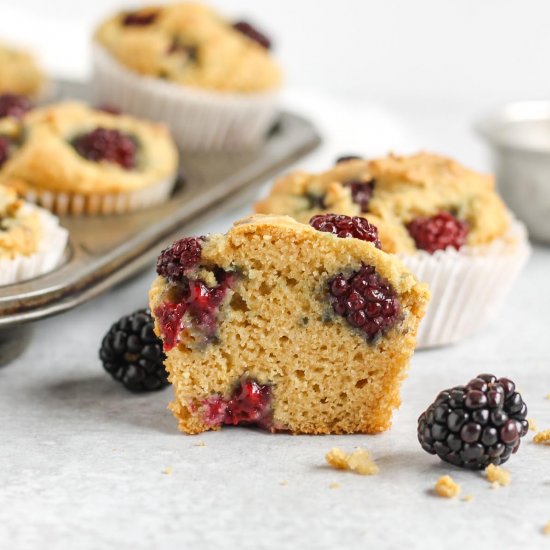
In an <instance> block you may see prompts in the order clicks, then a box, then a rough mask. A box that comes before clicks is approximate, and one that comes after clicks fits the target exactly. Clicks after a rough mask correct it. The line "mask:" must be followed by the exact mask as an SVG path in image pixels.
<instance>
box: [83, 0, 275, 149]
mask: <svg viewBox="0 0 550 550" xmlns="http://www.w3.org/2000/svg"><path fill="white" fill-rule="evenodd" d="M269 47H270V41H269V39H268V38H267V37H266V36H265V35H263V34H262V33H260V32H259V31H258V30H256V29H255V28H254V27H252V26H251V25H250V24H248V23H245V22H238V23H232V22H230V21H226V20H225V19H223V18H222V17H221V16H220V15H218V14H217V13H215V12H214V11H212V10H210V9H209V8H207V7H205V6H202V5H200V4H194V3H177V4H168V5H165V6H155V7H147V8H142V9H139V10H137V11H134V12H122V13H118V14H116V15H114V16H113V17H111V18H110V19H108V20H106V21H105V22H103V23H102V24H101V25H100V27H99V28H98V30H97V31H96V33H95V36H94V47H93V55H94V75H93V81H94V85H95V87H96V93H97V98H96V99H97V101H98V102H100V103H109V104H110V105H114V106H115V107H118V108H121V109H122V110H124V111H125V112H129V113H132V114H135V115H138V116H143V117H147V118H150V119H152V120H157V121H162V122H165V123H166V124H168V125H169V126H170V128H171V130H172V133H173V135H174V138H175V139H176V141H177V143H178V145H180V146H181V147H182V148H184V149H188V150H230V149H243V148H244V149H246V148H251V147H254V146H257V145H258V144H260V143H261V142H262V140H263V139H264V138H265V136H266V133H267V131H268V130H269V128H270V126H271V125H272V124H273V122H274V119H275V117H276V114H277V112H276V111H277V91H278V89H279V88H280V85H281V71H280V69H279V67H278V65H277V64H276V63H275V61H274V60H273V59H272V58H271V56H270V53H269Z"/></svg>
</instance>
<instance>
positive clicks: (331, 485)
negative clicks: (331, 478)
mask: <svg viewBox="0 0 550 550" xmlns="http://www.w3.org/2000/svg"><path fill="white" fill-rule="evenodd" d="M328 488H329V489H339V488H340V484H339V483H331V484H330V485H329V486H328Z"/></svg>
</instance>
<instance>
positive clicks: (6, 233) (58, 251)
mask: <svg viewBox="0 0 550 550" xmlns="http://www.w3.org/2000/svg"><path fill="white" fill-rule="evenodd" d="M67 237H68V233H67V231H66V230H65V229H63V228H61V227H59V222H58V220H57V218H56V217H55V216H53V215H52V214H50V213H49V212H47V211H46V210H43V209H42V208H39V207H37V206H34V205H31V204H28V203H25V202H24V201H23V200H21V199H19V198H17V194H16V193H15V191H13V189H9V188H7V187H4V186H2V185H0V285H8V284H12V283H16V282H20V281H24V280H27V279H32V278H33V277H37V276H38V275H42V274H44V273H46V272H48V271H51V270H52V269H54V268H55V267H56V266H57V265H58V264H59V262H60V261H61V258H62V256H63V252H64V250H65V246H66V244H67Z"/></svg>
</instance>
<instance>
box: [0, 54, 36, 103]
mask: <svg viewBox="0 0 550 550" xmlns="http://www.w3.org/2000/svg"><path fill="white" fill-rule="evenodd" d="M45 83H46V79H45V77H44V74H43V73H42V71H41V69H40V68H39V67H38V65H37V63H36V60H35V59H34V57H33V56H32V55H31V54H30V53H28V52H26V51H23V50H19V49H16V48H13V47H11V46H8V45H6V44H2V43H0V93H2V94H4V93H11V94H17V95H25V96H29V97H35V96H37V95H38V94H39V93H40V92H41V91H42V90H43V89H44V86H45Z"/></svg>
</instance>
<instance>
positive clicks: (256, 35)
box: [233, 21, 271, 50]
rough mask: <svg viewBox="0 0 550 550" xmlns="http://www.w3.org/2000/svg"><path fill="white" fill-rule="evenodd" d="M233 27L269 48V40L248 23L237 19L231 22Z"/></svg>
mask: <svg viewBox="0 0 550 550" xmlns="http://www.w3.org/2000/svg"><path fill="white" fill-rule="evenodd" d="M233 28H234V29H235V30H237V31H239V32H240V33H242V34H244V35H245V36H247V37H248V38H250V40H253V41H254V42H256V43H258V44H259V45H260V46H262V47H263V48H265V49H266V50H269V49H271V40H270V39H269V38H268V37H267V36H266V35H265V34H264V33H262V32H260V31H259V30H258V29H257V28H256V27H253V26H252V25H251V24H250V23H248V22H246V21H237V22H236V23H234V24H233Z"/></svg>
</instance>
